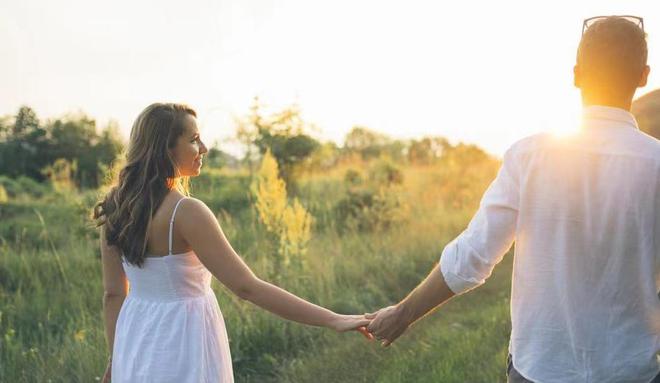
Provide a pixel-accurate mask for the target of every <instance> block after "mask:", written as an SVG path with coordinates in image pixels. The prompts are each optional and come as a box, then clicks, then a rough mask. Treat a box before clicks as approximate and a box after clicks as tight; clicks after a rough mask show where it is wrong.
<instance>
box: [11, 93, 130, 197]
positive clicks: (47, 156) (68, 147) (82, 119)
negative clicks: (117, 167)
mask: <svg viewBox="0 0 660 383" xmlns="http://www.w3.org/2000/svg"><path fill="white" fill-rule="evenodd" d="M123 148H124V142H123V140H122V137H121V134H120V133H119V127H118V125H117V124H116V123H114V122H111V123H109V124H108V125H107V126H105V127H104V128H103V129H101V130H99V129H97V124H96V121H95V120H94V119H93V118H90V117H88V116H86V115H84V114H71V115H68V116H65V117H62V118H57V119H52V120H47V121H41V120H39V118H38V117H37V114H36V112H35V111H34V110H33V109H32V108H30V107H28V106H22V107H21V108H20V109H19V110H18V113H17V114H16V115H15V116H5V117H3V118H2V119H0V174H1V175H6V176H9V177H13V178H17V177H20V176H26V177H29V178H32V179H34V180H36V181H39V182H44V181H48V180H50V179H54V178H55V177H58V176H59V175H61V174H58V173H62V172H64V173H67V176H69V177H70V178H71V180H72V181H73V182H75V184H76V186H78V187H80V188H96V187H98V186H99V185H100V184H101V183H102V181H103V177H104V174H105V171H106V170H107V169H108V168H109V167H110V166H111V164H112V162H113V161H115V159H117V158H118V156H119V155H120V153H121V152H122V150H123Z"/></svg>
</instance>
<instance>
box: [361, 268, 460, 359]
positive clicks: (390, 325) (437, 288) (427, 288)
mask: <svg viewBox="0 0 660 383" xmlns="http://www.w3.org/2000/svg"><path fill="white" fill-rule="evenodd" d="M452 296H454V293H453V292H452V291H451V289H449V286H447V283H446V282H445V279H444V277H443V276H442V271H441V270H440V267H434V268H433V270H431V272H430V273H429V275H428V277H426V279H425V280H424V281H423V282H422V283H420V284H419V285H418V286H417V287H416V288H415V289H414V290H413V291H412V292H411V293H410V294H409V295H408V296H407V297H406V298H405V299H404V300H402V301H401V302H399V304H397V305H394V306H390V307H386V308H384V309H380V310H378V311H377V312H375V313H372V314H366V315H365V318H367V319H372V321H371V323H370V324H369V326H368V327H367V330H368V331H369V332H370V333H372V334H374V336H375V337H376V339H378V340H383V342H382V345H383V346H385V347H387V346H389V345H390V344H392V342H394V341H395V340H396V339H397V338H398V337H400V336H401V334H403V333H404V332H405V331H406V330H407V329H408V327H410V325H411V324H413V323H415V321H416V320H418V319H419V318H421V317H423V316H424V315H426V314H428V313H429V312H431V311H432V310H433V309H435V308H436V307H438V306H440V305H441V304H442V303H444V302H445V301H447V300H448V299H450V298H451V297H452Z"/></svg>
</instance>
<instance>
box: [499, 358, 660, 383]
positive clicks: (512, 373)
mask: <svg viewBox="0 0 660 383" xmlns="http://www.w3.org/2000/svg"><path fill="white" fill-rule="evenodd" d="M506 364H507V366H506V381H507V383H534V382H532V381H531V380H527V379H525V378H524V377H523V376H522V375H520V373H519V372H518V371H517V370H516V369H515V368H514V367H513V358H512V357H511V354H509V356H508V357H507V358H506ZM649 383H660V374H658V375H656V377H655V378H654V379H653V380H652V381H651V382H649Z"/></svg>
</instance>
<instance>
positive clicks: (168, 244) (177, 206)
mask: <svg viewBox="0 0 660 383" xmlns="http://www.w3.org/2000/svg"><path fill="white" fill-rule="evenodd" d="M184 199H186V197H183V198H181V199H180V200H178V201H177V203H176V205H174V211H172V218H170V233H169V236H168V238H167V241H168V243H167V255H172V228H173V225H174V215H175V214H176V209H178V208H179V204H180V203H181V201H183V200H184Z"/></svg>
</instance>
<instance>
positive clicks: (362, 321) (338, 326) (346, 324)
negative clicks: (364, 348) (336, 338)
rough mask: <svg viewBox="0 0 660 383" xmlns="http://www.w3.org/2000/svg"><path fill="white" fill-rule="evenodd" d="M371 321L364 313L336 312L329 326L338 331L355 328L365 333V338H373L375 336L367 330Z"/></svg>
mask: <svg viewBox="0 0 660 383" xmlns="http://www.w3.org/2000/svg"><path fill="white" fill-rule="evenodd" d="M369 323H371V320H370V319H367V318H366V317H365V316H364V315H341V314H336V315H335V316H334V318H333V319H332V321H331V322H330V324H329V326H328V327H330V328H331V329H333V330H335V331H337V332H346V331H351V330H355V331H358V332H360V333H361V334H362V335H364V337H365V338H367V339H369V340H372V339H373V338H374V337H373V335H371V334H370V333H369V331H367V326H368V325H369Z"/></svg>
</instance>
